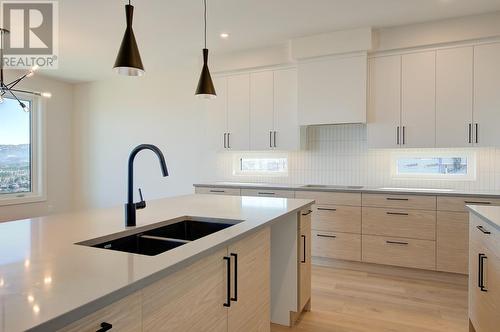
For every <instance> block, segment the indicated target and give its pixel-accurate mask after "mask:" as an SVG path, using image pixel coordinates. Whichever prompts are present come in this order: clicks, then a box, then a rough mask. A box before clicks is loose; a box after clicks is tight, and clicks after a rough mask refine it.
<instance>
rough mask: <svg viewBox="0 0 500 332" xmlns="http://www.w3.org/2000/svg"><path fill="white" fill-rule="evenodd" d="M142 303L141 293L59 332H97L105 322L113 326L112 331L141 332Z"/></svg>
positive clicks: (130, 296)
mask: <svg viewBox="0 0 500 332" xmlns="http://www.w3.org/2000/svg"><path fill="white" fill-rule="evenodd" d="M141 301H142V296H141V293H140V292H137V293H134V294H132V295H129V296H127V297H125V298H123V299H121V300H119V301H117V302H115V303H112V304H110V305H108V306H106V307H104V308H102V309H99V310H97V311H96V312H94V313H92V314H90V315H89V316H87V317H84V318H82V319H80V320H77V321H76V322H73V323H71V324H70V325H68V326H66V327H64V328H62V329H60V330H59V332H82V331H84V332H95V331H97V330H99V329H100V328H101V323H104V322H105V323H108V324H111V325H112V326H113V327H112V329H111V331H123V332H137V331H141V330H142V313H141Z"/></svg>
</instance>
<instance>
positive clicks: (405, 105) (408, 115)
mask: <svg viewBox="0 0 500 332" xmlns="http://www.w3.org/2000/svg"><path fill="white" fill-rule="evenodd" d="M401 61H402V62H401V68H402V81H401V83H402V84H401V91H402V99H401V105H402V109H401V125H402V128H401V144H402V145H401V146H402V147H405V148H433V147H435V145H436V121H435V119H436V52H434V51H432V52H422V53H412V54H405V55H403V56H402V59H401Z"/></svg>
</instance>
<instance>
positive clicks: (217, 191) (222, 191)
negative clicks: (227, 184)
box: [210, 189, 226, 193]
mask: <svg viewBox="0 0 500 332" xmlns="http://www.w3.org/2000/svg"><path fill="white" fill-rule="evenodd" d="M210 192H211V193H225V192H226V191H225V190H215V189H210Z"/></svg>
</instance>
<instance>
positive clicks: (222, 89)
mask: <svg viewBox="0 0 500 332" xmlns="http://www.w3.org/2000/svg"><path fill="white" fill-rule="evenodd" d="M214 86H215V91H217V98H215V99H211V100H207V101H205V102H206V103H207V112H206V117H205V120H206V124H207V127H206V128H207V137H208V145H209V149H210V150H215V151H216V150H223V149H224V144H225V143H224V134H225V133H226V132H227V95H226V89H227V86H226V78H225V77H216V78H214Z"/></svg>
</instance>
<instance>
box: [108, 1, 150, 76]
mask: <svg viewBox="0 0 500 332" xmlns="http://www.w3.org/2000/svg"><path fill="white" fill-rule="evenodd" d="M125 15H126V17H127V28H126V29H125V34H124V35H123V39H122V43H121V45H120V50H119V51H118V56H117V57H116V61H115V65H114V67H113V68H114V69H115V70H116V72H117V73H118V74H120V75H126V76H142V75H144V66H143V65H142V60H141V55H140V53H139V48H138V47H137V42H136V40H135V35H134V30H133V29H132V19H133V17H134V6H132V5H131V4H130V0H129V2H128V5H125Z"/></svg>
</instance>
